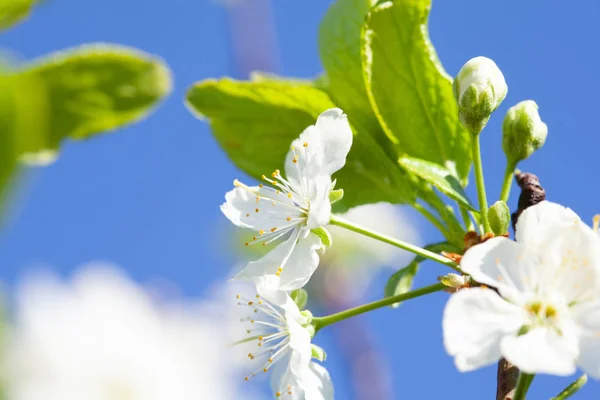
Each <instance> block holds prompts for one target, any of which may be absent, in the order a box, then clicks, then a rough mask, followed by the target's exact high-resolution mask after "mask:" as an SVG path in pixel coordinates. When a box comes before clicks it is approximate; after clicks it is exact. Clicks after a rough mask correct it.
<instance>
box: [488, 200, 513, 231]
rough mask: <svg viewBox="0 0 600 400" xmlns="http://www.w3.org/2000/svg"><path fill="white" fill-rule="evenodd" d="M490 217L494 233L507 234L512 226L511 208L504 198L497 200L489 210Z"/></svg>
mask: <svg viewBox="0 0 600 400" xmlns="http://www.w3.org/2000/svg"><path fill="white" fill-rule="evenodd" d="M488 219H489V220H490V226H491V228H492V232H494V234H496V235H504V234H506V233H507V232H508V227H509V226H510V210H509V209H508V206H507V205H506V203H505V202H503V201H502V200H500V201H497V202H495V203H494V205H492V206H491V207H490V209H489V210H488Z"/></svg>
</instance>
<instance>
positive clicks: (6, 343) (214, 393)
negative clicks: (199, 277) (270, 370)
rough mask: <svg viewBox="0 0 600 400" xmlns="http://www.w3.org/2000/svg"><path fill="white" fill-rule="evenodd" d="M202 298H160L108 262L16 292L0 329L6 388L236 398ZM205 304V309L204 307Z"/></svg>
mask: <svg viewBox="0 0 600 400" xmlns="http://www.w3.org/2000/svg"><path fill="white" fill-rule="evenodd" d="M204 304H205V303H204V302H203V303H198V304H197V305H196V304H194V305H191V304H190V305H188V306H184V305H182V304H173V303H170V304H167V303H161V306H160V307H158V303H156V302H154V301H152V300H151V298H150V297H149V296H148V294H147V293H146V292H145V291H142V290H141V289H140V288H138V287H137V286H136V285H135V284H134V283H132V282H130V281H129V280H128V279H126V278H125V277H123V276H122V275H121V274H120V273H118V272H117V271H116V270H114V269H112V268H111V269H107V268H106V266H102V267H98V266H95V267H93V268H89V267H88V268H86V269H84V270H83V271H81V272H79V273H78V274H77V275H76V277H75V278H74V279H73V280H72V281H71V282H68V283H67V282H61V281H59V280H58V279H56V278H54V277H45V278H44V277H37V278H35V279H30V280H28V281H26V283H25V284H23V285H21V286H20V287H19V290H18V304H17V308H16V312H15V318H16V320H15V321H14V324H12V325H13V326H10V327H7V329H6V330H5V329H4V326H3V333H2V335H3V337H2V340H3V352H2V358H1V372H2V388H3V390H5V391H6V392H5V394H6V397H7V398H9V399H11V400H116V399H126V400H171V399H178V400H179V399H181V400H192V399H223V400H227V399H240V398H242V397H243V398H244V399H246V398H251V396H246V395H243V396H242V395H241V393H240V392H239V391H238V390H237V389H239V388H236V386H235V374H234V372H235V371H232V368H231V367H232V366H231V365H226V364H225V363H223V362H215V360H219V359H222V355H223V349H225V348H226V346H227V343H226V342H227V340H226V338H222V332H221V329H222V327H224V326H226V324H224V323H223V324H222V325H221V322H220V321H219V320H217V319H216V318H210V316H209V315H207V312H205V308H204V307H205V305H204ZM207 311H208V310H207Z"/></svg>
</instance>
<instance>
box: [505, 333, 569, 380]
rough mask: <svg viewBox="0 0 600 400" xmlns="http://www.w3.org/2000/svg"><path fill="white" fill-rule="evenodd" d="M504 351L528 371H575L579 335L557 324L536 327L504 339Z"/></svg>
mask: <svg viewBox="0 0 600 400" xmlns="http://www.w3.org/2000/svg"><path fill="white" fill-rule="evenodd" d="M500 348H501V350H502V355H503V356H504V357H505V358H506V359H507V360H508V361H510V362H511V363H513V364H515V365H516V366H517V367H518V368H519V369H520V370H521V371H523V372H525V373H528V374H536V373H542V374H552V375H571V374H573V373H574V372H575V371H576V369H577V368H576V367H575V360H576V359H577V357H578V355H579V351H578V343H577V336H576V335H575V334H574V333H573V332H571V331H565V330H563V331H562V333H561V335H559V334H558V333H557V331H556V330H555V329H553V328H548V327H539V328H534V329H532V330H531V331H529V332H527V333H526V334H524V335H521V336H507V337H505V338H504V339H503V340H502V342H501V343H500Z"/></svg>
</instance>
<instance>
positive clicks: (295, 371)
mask: <svg viewBox="0 0 600 400" xmlns="http://www.w3.org/2000/svg"><path fill="white" fill-rule="evenodd" d="M237 299H238V304H239V305H240V306H242V307H248V308H249V310H250V316H248V317H245V318H242V319H241V321H242V322H243V323H244V324H245V325H246V327H245V329H246V334H247V337H246V338H245V339H242V340H240V341H239V342H238V343H249V342H250V343H256V351H251V352H250V353H248V358H249V359H250V360H254V361H258V362H259V363H260V366H258V367H257V368H256V370H255V371H254V372H252V373H251V374H250V375H248V376H246V378H245V379H246V380H250V379H251V378H253V377H254V376H256V375H257V374H259V373H261V372H263V373H264V372H268V371H270V370H271V369H273V371H272V374H271V387H272V389H273V393H274V395H275V397H276V398H284V399H293V400H328V399H333V385H332V383H331V378H330V377H329V373H328V372H327V370H326V369H325V368H324V367H323V366H321V365H319V364H317V363H316V362H314V361H312V360H311V359H312V347H311V333H310V331H309V329H310V328H311V327H310V316H308V315H306V314H305V313H304V312H300V310H299V309H298V306H297V305H296V303H294V301H293V300H292V298H291V297H290V296H289V295H287V294H286V298H285V301H284V302H283V304H282V305H280V306H278V305H275V304H273V303H271V302H269V301H268V300H267V299H264V298H262V297H261V296H260V295H256V298H252V299H248V298H245V297H244V296H242V295H237Z"/></svg>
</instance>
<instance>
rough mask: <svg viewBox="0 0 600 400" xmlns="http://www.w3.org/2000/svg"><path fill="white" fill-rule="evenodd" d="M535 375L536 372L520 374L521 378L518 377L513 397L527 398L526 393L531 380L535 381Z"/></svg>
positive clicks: (516, 398) (521, 399) (518, 398)
mask: <svg viewBox="0 0 600 400" xmlns="http://www.w3.org/2000/svg"><path fill="white" fill-rule="evenodd" d="M534 377H535V374H524V373H523V372H521V373H520V374H519V379H517V388H516V389H515V396H514V397H513V400H525V395H526V394H527V391H528V390H529V386H531V381H533V378H534Z"/></svg>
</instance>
